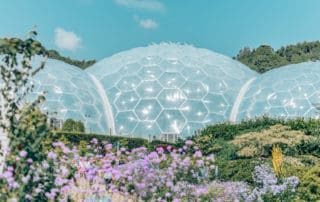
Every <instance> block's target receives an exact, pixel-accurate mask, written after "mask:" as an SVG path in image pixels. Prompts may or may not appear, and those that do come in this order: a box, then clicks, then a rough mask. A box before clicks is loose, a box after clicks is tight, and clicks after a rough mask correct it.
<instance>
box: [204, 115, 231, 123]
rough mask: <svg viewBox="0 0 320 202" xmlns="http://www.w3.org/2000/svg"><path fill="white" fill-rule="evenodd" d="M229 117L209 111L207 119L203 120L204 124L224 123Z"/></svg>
mask: <svg viewBox="0 0 320 202" xmlns="http://www.w3.org/2000/svg"><path fill="white" fill-rule="evenodd" d="M228 118H229V117H225V116H223V115H220V114H216V113H209V114H208V115H207V117H206V118H205V120H204V121H203V123H204V125H212V124H217V123H222V122H224V121H227V120H228Z"/></svg>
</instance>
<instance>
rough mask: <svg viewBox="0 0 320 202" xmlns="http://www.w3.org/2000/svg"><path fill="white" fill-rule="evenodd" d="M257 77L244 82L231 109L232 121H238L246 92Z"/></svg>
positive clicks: (230, 119)
mask: <svg viewBox="0 0 320 202" xmlns="http://www.w3.org/2000/svg"><path fill="white" fill-rule="evenodd" d="M256 79H257V77H253V78H251V79H249V80H248V81H247V82H246V83H245V84H243V85H242V86H241V88H240V91H239V93H238V95H237V97H236V100H235V102H234V104H233V107H232V109H231V113H230V118H229V121H231V122H232V123H235V122H236V121H237V116H238V113H239V108H240V105H241V102H242V99H243V96H244V95H245V94H246V92H247V91H248V89H249V87H250V86H251V84H252V82H253V81H254V80H256Z"/></svg>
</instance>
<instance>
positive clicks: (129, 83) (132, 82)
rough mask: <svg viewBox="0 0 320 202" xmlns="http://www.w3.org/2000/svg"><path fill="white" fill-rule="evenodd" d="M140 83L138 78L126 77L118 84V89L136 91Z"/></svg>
mask: <svg viewBox="0 0 320 202" xmlns="http://www.w3.org/2000/svg"><path fill="white" fill-rule="evenodd" d="M139 83H140V79H139V78H138V77H137V76H125V77H123V78H122V79H121V80H120V81H119V82H118V83H117V88H118V89H119V90H123V91H130V90H134V89H135V88H136V87H137V86H138V85H139Z"/></svg>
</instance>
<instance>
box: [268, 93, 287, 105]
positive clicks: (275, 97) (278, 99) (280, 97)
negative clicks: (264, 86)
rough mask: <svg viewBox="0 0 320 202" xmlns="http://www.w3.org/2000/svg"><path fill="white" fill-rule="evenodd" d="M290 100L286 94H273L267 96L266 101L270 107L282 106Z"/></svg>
mask: <svg viewBox="0 0 320 202" xmlns="http://www.w3.org/2000/svg"><path fill="white" fill-rule="evenodd" d="M290 98H291V94H290V93H288V92H273V93H270V94H269V95H267V101H268V102H269V104H270V105H271V106H279V107H280V106H284V104H285V103H287V102H288V101H289V100H290Z"/></svg>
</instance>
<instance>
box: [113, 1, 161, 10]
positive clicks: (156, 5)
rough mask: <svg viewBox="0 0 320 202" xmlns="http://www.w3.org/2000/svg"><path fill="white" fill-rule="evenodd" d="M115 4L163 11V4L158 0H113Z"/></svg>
mask: <svg viewBox="0 0 320 202" xmlns="http://www.w3.org/2000/svg"><path fill="white" fill-rule="evenodd" d="M114 1H115V2H116V3H117V4H119V5H122V6H126V7H129V8H138V9H144V10H150V11H163V10H164V8H165V7H164V4H163V3H162V2H160V1H158V0H114Z"/></svg>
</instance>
